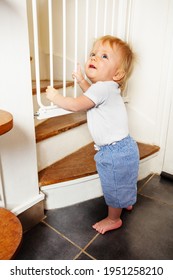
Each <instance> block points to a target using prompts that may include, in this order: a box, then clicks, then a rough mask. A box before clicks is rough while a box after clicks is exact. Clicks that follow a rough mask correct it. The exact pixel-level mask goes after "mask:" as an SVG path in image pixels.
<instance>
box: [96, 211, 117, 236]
mask: <svg viewBox="0 0 173 280" xmlns="http://www.w3.org/2000/svg"><path fill="white" fill-rule="evenodd" d="M121 212H122V209H121V208H113V207H110V206H109V207H108V216H107V217H106V218H105V219H103V220H101V221H100V222H98V223H96V224H95V225H93V228H94V229H95V230H97V231H98V232H99V233H101V234H104V233H105V232H106V231H109V230H114V229H117V228H119V227H121V226H122V220H121V219H120V216H121Z"/></svg>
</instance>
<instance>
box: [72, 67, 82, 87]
mask: <svg viewBox="0 0 173 280" xmlns="http://www.w3.org/2000/svg"><path fill="white" fill-rule="evenodd" d="M72 78H73V79H76V80H77V83H78V84H80V83H81V82H82V81H83V80H84V76H83V74H82V71H81V67H80V64H79V63H78V65H77V72H73V73H72Z"/></svg>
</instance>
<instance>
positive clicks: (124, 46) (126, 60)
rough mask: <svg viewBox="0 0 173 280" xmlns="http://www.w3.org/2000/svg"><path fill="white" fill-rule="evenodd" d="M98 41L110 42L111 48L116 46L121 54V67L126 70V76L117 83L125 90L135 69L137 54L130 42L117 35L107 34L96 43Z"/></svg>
mask: <svg viewBox="0 0 173 280" xmlns="http://www.w3.org/2000/svg"><path fill="white" fill-rule="evenodd" d="M98 41H101V42H102V43H103V44H104V43H109V44H110V46H111V48H112V49H113V48H114V47H115V48H116V52H118V53H119V55H120V56H121V62H120V69H121V70H122V71H123V72H124V76H123V77H122V78H121V79H120V80H119V81H117V83H118V84H119V86H120V88H121V90H122V91H123V90H124V88H125V86H126V81H127V80H128V78H129V77H130V75H131V73H132V70H133V66H134V60H135V54H134V53H133V51H132V49H131V47H130V45H129V44H128V43H126V42H124V41H122V40H121V39H119V38H117V37H114V36H111V35H106V36H103V37H100V38H98V39H97V40H96V41H95V42H94V44H95V43H96V42H98Z"/></svg>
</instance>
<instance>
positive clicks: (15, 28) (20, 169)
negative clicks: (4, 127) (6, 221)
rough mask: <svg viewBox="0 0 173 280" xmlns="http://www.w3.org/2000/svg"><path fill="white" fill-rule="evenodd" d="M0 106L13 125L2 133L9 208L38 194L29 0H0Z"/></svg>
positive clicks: (23, 204)
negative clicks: (28, 25)
mask: <svg viewBox="0 0 173 280" xmlns="http://www.w3.org/2000/svg"><path fill="white" fill-rule="evenodd" d="M0 35H1V44H0V57H1V58H0V80H1V82H0V109H3V110H7V111H9V112H10V113H12V115H13V118H14V127H13V129H12V130H11V131H10V132H8V133H7V134H4V135H3V136H1V137H0V153H1V164H2V167H1V168H2V178H1V179H2V180H3V185H4V188H5V197H6V203H7V208H8V209H10V210H11V209H12V210H14V209H15V208H16V207H17V208H18V212H21V211H22V210H20V206H21V207H23V209H24V208H25V207H27V205H28V206H29V205H30V206H31V205H32V203H34V201H36V200H41V199H43V197H42V196H39V188H38V179H37V161H36V148H35V132H34V119H33V105H32V90H31V75H30V55H29V43H28V29H27V17H26V2H25V1H21V0H14V1H11V0H5V1H0Z"/></svg>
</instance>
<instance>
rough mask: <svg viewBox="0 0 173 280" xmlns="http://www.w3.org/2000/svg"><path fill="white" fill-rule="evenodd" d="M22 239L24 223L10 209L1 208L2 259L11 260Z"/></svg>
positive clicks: (0, 250)
mask: <svg viewBox="0 0 173 280" xmlns="http://www.w3.org/2000/svg"><path fill="white" fill-rule="evenodd" d="M21 240H22V225H21V223H20V221H19V219H18V218H17V217H16V216H15V215H14V214H13V213H12V212H10V211H9V210H7V209H5V208H0V260H10V259H12V258H13V256H14V255H15V252H16V251H17V249H18V247H19V245H20V243H21Z"/></svg>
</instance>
